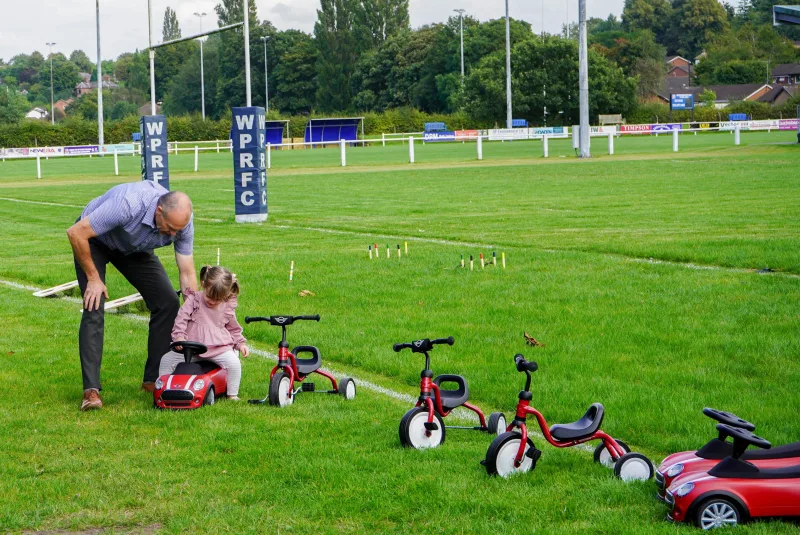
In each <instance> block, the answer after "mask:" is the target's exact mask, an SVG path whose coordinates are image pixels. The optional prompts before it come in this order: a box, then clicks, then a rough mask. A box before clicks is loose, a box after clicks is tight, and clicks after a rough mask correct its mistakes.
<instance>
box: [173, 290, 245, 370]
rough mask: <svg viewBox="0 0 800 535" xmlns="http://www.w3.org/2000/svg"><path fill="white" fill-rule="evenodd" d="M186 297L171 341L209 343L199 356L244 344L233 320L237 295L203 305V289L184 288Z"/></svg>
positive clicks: (217, 352)
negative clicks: (216, 302)
mask: <svg viewBox="0 0 800 535" xmlns="http://www.w3.org/2000/svg"><path fill="white" fill-rule="evenodd" d="M184 297H185V299H186V300H185V301H184V303H183V306H182V307H181V309H180V310H179V311H178V317H177V318H175V326H174V327H172V341H173V342H176V341H179V340H191V341H193V342H200V343H201V344H204V345H206V346H207V347H208V351H207V352H206V353H203V354H202V355H199V356H200V358H209V357H216V356H218V355H221V354H222V353H225V352H226V351H229V350H231V349H236V350H238V349H239V346H241V345H243V344H246V343H247V340H245V338H244V336H242V326H241V325H239V322H238V321H236V306H237V305H238V300H237V298H236V296H233V297H231V298H230V299H228V300H227V301H225V302H224V303H220V304H218V305H217V306H216V307H215V308H210V307H209V306H208V305H206V302H205V300H204V299H203V294H202V292H195V291H194V290H191V289H188V288H187V289H186V290H185V291H184Z"/></svg>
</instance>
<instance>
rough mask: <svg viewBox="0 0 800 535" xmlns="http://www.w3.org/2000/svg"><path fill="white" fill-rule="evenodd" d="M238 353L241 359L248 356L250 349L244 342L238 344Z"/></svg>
mask: <svg viewBox="0 0 800 535" xmlns="http://www.w3.org/2000/svg"><path fill="white" fill-rule="evenodd" d="M239 353H241V355H242V358H243V359H246V358H247V357H249V356H250V350H249V349H247V346H246V345H244V344H242V345H240V346H239Z"/></svg>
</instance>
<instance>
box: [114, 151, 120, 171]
mask: <svg viewBox="0 0 800 535" xmlns="http://www.w3.org/2000/svg"><path fill="white" fill-rule="evenodd" d="M114 174H115V175H116V176H119V160H118V159H117V150H116V149H114Z"/></svg>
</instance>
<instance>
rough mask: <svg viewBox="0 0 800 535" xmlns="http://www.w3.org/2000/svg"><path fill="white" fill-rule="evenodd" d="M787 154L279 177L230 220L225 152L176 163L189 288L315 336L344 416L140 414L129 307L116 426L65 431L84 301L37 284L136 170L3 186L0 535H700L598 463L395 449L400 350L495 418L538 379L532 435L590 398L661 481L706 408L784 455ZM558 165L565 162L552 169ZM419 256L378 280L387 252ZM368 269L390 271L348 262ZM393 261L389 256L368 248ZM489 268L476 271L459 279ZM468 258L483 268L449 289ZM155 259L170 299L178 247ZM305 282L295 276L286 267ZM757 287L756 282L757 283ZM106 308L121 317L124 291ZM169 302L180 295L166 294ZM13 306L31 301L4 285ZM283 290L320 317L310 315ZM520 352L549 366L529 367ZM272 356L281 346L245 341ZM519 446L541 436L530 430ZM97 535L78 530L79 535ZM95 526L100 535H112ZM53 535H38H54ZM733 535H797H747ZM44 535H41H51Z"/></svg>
mask: <svg viewBox="0 0 800 535" xmlns="http://www.w3.org/2000/svg"><path fill="white" fill-rule="evenodd" d="M795 139H796V138H795V133H794V132H784V133H775V132H773V133H771V134H767V133H743V134H742V142H743V143H742V146H740V147H734V145H733V136H731V135H728V134H707V135H698V136H685V135H684V136H681V139H680V141H681V151H680V152H679V153H672V152H671V147H672V140H671V136H660V137H658V138H655V137H638V138H637V137H634V138H622V139H618V140H617V146H616V147H615V148H616V155H615V156H613V157H609V156H607V155H606V146H607V145H606V139H605V138H595V139H593V153H594V155H595V156H596V158H594V159H592V160H591V161H578V160H577V159H576V158H575V157H574V152H573V151H572V149H571V143H570V141H569V140H564V141H551V143H550V156H551V157H550V159H548V160H543V159H542V158H541V149H542V147H541V143H539V142H530V143H527V142H525V143H523V142H514V143H491V144H489V143H486V144H484V157H485V160H484V161H483V162H478V161H475V145H474V144H465V145H460V144H458V145H456V144H453V145H425V146H422V144H421V143H420V144H418V146H417V147H416V149H417V150H416V157H417V162H418V163H417V164H415V165H413V166H412V165H408V164H407V150H408V149H407V147H404V146H402V145H395V146H391V147H386V148H383V147H369V148H358V149H356V148H352V149H349V150H348V158H347V160H348V162H347V163H348V167H347V168H344V169H343V168H339V167H337V166H338V165H339V151H338V150H335V149H326V150H314V151H308V150H306V151H287V152H275V153H273V155H272V165H273V169H272V170H271V172H270V174H269V179H268V180H269V182H268V188H269V207H270V211H269V219H268V221H267V222H266V223H265V224H260V225H237V224H235V223H234V222H233V192H232V190H233V184H232V172H231V161H232V158H231V155H230V154H225V153H222V154H219V155H217V154H216V153H212V154H202V153H201V156H200V172H198V173H194V172H193V165H194V155H193V154H188V153H187V154H181V155H179V156H177V157H175V156H172V155H171V156H170V168H171V173H172V177H171V187H172V189H180V190H182V191H186V192H187V193H188V194H189V195H190V196H191V197H192V199H193V201H194V206H195V220H196V242H195V262H196V264H197V266H198V268H199V266H201V265H203V264H206V263H209V264H210V263H215V262H216V254H217V248H219V249H220V251H221V259H222V264H223V265H225V266H227V267H229V268H231V269H232V270H233V271H234V272H235V273H237V276H238V278H239V280H240V282H241V284H242V294H241V296H240V299H239V303H240V304H239V309H238V315H239V318H240V321H241V320H242V319H243V317H244V316H245V315H270V314H317V313H318V314H320V315H321V316H322V321H320V322H319V323H318V324H317V323H312V324H299V325H296V326H292V327H291V328H290V330H289V343H290V344H291V345H292V346H294V345H301V344H307V345H316V346H318V347H319V348H320V350H321V352H322V357H323V363H324V366H325V367H328V368H331V369H333V370H335V371H336V372H339V373H342V374H345V373H346V374H347V375H350V376H353V377H355V378H356V382H357V384H358V385H359V392H358V396H357V397H356V399H355V400H353V401H344V400H343V399H341V398H340V397H339V396H322V395H319V396H311V395H302V394H301V395H300V396H299V397H298V399H297V400H296V401H295V403H294V405H292V406H290V407H288V408H284V409H276V408H273V407H270V406H251V405H248V404H246V403H241V402H240V403H234V402H228V401H224V400H223V401H221V402H219V403H218V404H217V405H215V406H213V407H207V408H204V409H201V410H198V411H193V412H180V413H173V412H159V411H155V410H154V409H153V408H152V396H151V395H149V394H146V393H144V392H140V391H139V385H140V382H141V372H142V367H143V364H144V359H145V347H146V336H147V322H146V321H143V320H142V318H143V316H144V312H143V311H142V310H137V309H133V310H129V311H128V312H127V313H123V314H108V315H107V316H106V338H105V351H104V354H105V358H104V360H103V372H102V376H103V386H104V391H103V396H104V403H105V406H104V408H103V409H102V410H100V411H96V412H93V413H80V412H78V405H79V400H80V395H81V389H80V384H81V383H80V365H79V361H78V355H77V328H78V323H79V320H80V315H79V312H78V309H79V308H80V304H79V303H78V302H76V301H75V300H74V299H73V300H70V299H50V300H42V299H37V298H34V297H32V296H31V291H32V290H30V288H32V287H36V288H44V287H49V286H55V285H56V284H60V283H63V282H66V281H69V280H73V279H74V269H73V267H72V259H71V258H72V257H71V251H70V248H69V243H68V241H67V239H66V234H65V230H66V228H67V227H68V226H69V225H70V224H71V222H73V221H74V220H75V218H76V217H77V216H78V215H79V213H80V211H81V209H82V207H83V206H84V205H85V204H86V203H87V202H88V201H89V200H90V199H92V198H93V197H95V196H97V195H100V194H102V193H103V192H104V191H105V190H107V189H108V188H109V187H111V186H112V185H114V184H118V183H120V182H124V181H134V180H138V179H139V176H138V173H139V160H138V158H134V157H130V156H127V157H120V159H119V163H120V176H119V177H115V176H114V175H113V158H109V157H106V158H92V159H85V158H81V159H69V160H67V159H62V160H57V159H51V160H42V162H41V163H42V170H43V178H42V179H41V180H37V179H36V174H35V173H36V163H35V161H6V162H4V163H0V222H2V224H3V229H4V232H3V238H2V250H3V254H2V256H0V280H2V284H0V297H2V299H3V300H4V301H5V306H3V307H2V308H0V319H1V320H2V324H3V329H2V331H0V359H2V360H1V361H0V362H2V366H1V367H0V380H2V382H3V384H4V385H5V389H6V393H7V395H5V396H3V398H2V400H0V440H2V442H1V443H2V444H3V447H2V456H3V461H2V462H0V528H2V530H3V531H10V532H24V531H31V532H35V531H46V530H66V531H67V532H70V533H71V532H78V533H89V532H91V533H101V532H106V531H107V532H108V533H186V532H189V531H195V532H205V533H211V532H216V533H312V532H313V533H351V532H352V533H355V532H358V533H694V528H690V527H683V526H673V525H671V524H669V523H668V522H666V521H665V520H664V516H665V514H666V509H665V507H664V505H662V504H661V503H660V502H658V500H657V499H656V497H655V484H654V482H653V481H652V480H651V481H649V482H646V483H623V482H621V481H620V480H618V479H616V478H614V476H613V473H612V472H611V471H610V470H608V469H606V468H604V467H602V466H600V465H597V464H595V463H594V462H592V455H591V452H590V451H586V450H583V449H579V448H571V449H565V450H558V449H556V448H553V447H551V446H550V445H549V444H546V443H544V441H543V440H541V439H540V438H537V437H534V442H535V443H536V445H537V447H539V448H540V449H541V450H542V451H543V455H542V458H541V459H540V460H539V463H538V465H537V467H536V469H535V470H534V471H533V472H532V473H529V474H523V475H520V476H518V477H514V478H511V479H509V480H502V479H498V478H490V477H488V476H487V475H486V471H485V469H484V468H483V467H482V466H480V464H479V462H480V461H481V460H482V459H483V458H484V455H485V453H486V449H487V447H488V445H489V443H490V442H491V437H489V436H487V435H484V434H481V433H468V432H458V431H450V432H448V433H447V439H446V441H445V443H444V444H443V445H442V446H441V447H440V448H438V449H435V450H430V451H414V450H406V449H402V448H401V447H400V443H399V439H398V431H397V427H398V424H399V421H400V418H401V417H402V415H403V414H404V413H405V412H406V410H408V409H409V408H410V407H411V405H412V403H410V402H409V401H407V400H402V399H397V397H392V396H391V395H388V394H393V393H397V394H401V396H400V397H402V396H406V397H412V398H413V397H416V395H417V393H418V384H419V373H420V370H421V369H422V365H423V362H422V360H423V359H422V358H421V357H420V356H418V355H412V354H410V353H408V352H404V353H394V352H393V351H392V344H393V343H395V342H407V341H410V340H413V339H416V338H423V337H431V338H433V337H445V336H450V335H452V336H454V337H455V345H454V346H453V347H445V346H439V347H437V348H436V349H435V350H434V351H433V352H432V353H431V357H432V369H433V371H434V373H436V374H440V373H457V374H461V375H464V376H465V377H466V378H467V380H468V381H469V385H470V393H471V400H472V401H473V402H474V403H475V404H477V405H478V406H480V407H481V408H482V409H483V410H484V412H486V413H488V412H491V411H495V410H502V411H504V412H505V414H506V416H507V417H508V418H509V419H510V418H511V416H512V414H513V408H514V406H515V404H516V395H517V393H518V391H519V390H520V388H521V387H522V385H523V376H522V375H521V374H519V373H517V372H516V371H515V369H514V367H513V356H514V355H515V354H516V353H523V354H524V355H525V356H526V357H527V358H529V359H532V360H536V361H537V362H538V363H539V371H538V372H536V373H535V374H534V376H533V382H532V391H533V394H534V397H533V405H534V406H536V407H537V408H538V409H540V410H541V411H542V412H543V414H544V415H545V416H546V417H547V419H548V422H549V423H550V424H553V423H557V422H558V423H561V422H571V421H573V420H576V419H578V418H579V417H580V416H582V415H583V412H584V411H585V410H586V408H587V407H588V406H589V405H590V404H591V403H592V402H595V401H598V402H601V403H603V404H604V405H605V408H606V417H605V421H604V424H603V428H604V430H606V431H607V432H609V433H610V434H611V435H613V436H615V437H617V438H620V439H622V440H624V441H625V442H627V443H628V444H630V445H631V447H632V448H633V449H635V450H637V451H640V452H642V453H644V454H646V455H648V456H649V457H650V458H651V459H652V460H653V462H654V464H657V463H658V462H659V461H660V460H661V459H662V458H663V457H665V456H666V455H667V454H669V453H672V452H674V451H679V450H685V449H695V448H697V447H699V446H700V445H702V444H703V443H705V442H706V441H707V440H708V439H709V438H711V436H712V435H713V434H714V430H713V425H712V423H711V421H710V420H708V419H707V418H705V417H704V416H702V414H701V412H700V411H701V409H702V408H703V407H706V406H709V407H716V408H719V409H725V410H729V411H732V412H735V413H737V414H739V415H740V416H742V417H744V418H747V419H749V420H751V421H753V422H754V423H756V424H757V426H758V429H757V431H758V432H759V434H760V435H762V436H764V437H766V438H767V439H769V440H770V441H772V443H773V444H782V443H786V442H790V441H795V440H798V439H799V438H800V425H798V406H800V393H798V392H799V390H798V385H800V362H799V361H798V358H797V357H798V355H799V354H800V312H799V310H800V309H798V302H800V237H799V236H800V204H798V202H797V200H798V199H800V182H798V178H797V177H798V164H800V147H798V146H797V145H796V144H795V145H790V144H789V143H790V142H791V141H794V140H795ZM561 156H564V158H561ZM404 242H408V247H409V254H408V256H405V255H404V256H402V257H401V258H399V259H398V258H397V256H396V246H397V245H398V244H400V245H401V247H402V246H403V244H404ZM374 243H377V244H378V245H379V249H380V251H381V253H382V254H381V258H380V259H377V260H376V259H373V260H370V259H369V258H368V256H367V246H368V245H369V244H374ZM387 245H388V246H389V247H390V249H391V255H390V256H391V258H390V259H387V258H386V254H385V250H386V246H387ZM492 252H496V253H497V255H498V259H499V257H500V254H501V253H503V252H504V253H505V255H506V258H507V262H508V264H507V267H506V269H502V268H501V267H487V268H486V269H483V270H481V268H480V265H479V264H478V262H477V259H478V255H479V254H480V253H483V254H484V255H486V256H488V257H491V254H492ZM470 254H472V255H474V257H475V259H476V267H475V270H474V271H470V270H469V269H468V268H467V269H465V270H464V269H460V268H458V267H457V266H458V265H459V261H460V256H461V255H465V257H467V258H468V256H469V255H470ZM161 257H162V259H163V261H164V264H165V265H166V267H167V269H168V271H169V272H170V274H171V276H172V277H173V280H175V281H177V275H176V269H175V265H174V262H173V260H172V258H171V257H172V251H171V249H169V250H166V249H165V250H162V251H161ZM292 261H294V263H295V270H294V280H293V282H291V283H290V282H289V280H288V275H289V265H290V262H292ZM764 268H769V271H768V272H766V273H759V270H763V269H764ZM107 284H108V287H109V291H110V294H111V298H115V297H121V296H124V295H127V294H129V293H132V291H133V290H132V289H131V288H130V287H129V286H128V285H127V283H125V281H124V280H123V279H122V277H121V276H120V275H119V274H117V273H116V272H115V271H114V270H113V269H110V270H109V278H108V281H107ZM176 284H177V282H176ZM19 286H25V287H28V289H24V288H23V289H21V288H19ZM302 290H310V291H311V292H313V294H314V295H312V296H307V297H301V296H299V295H298V294H299V293H300V292H301V291H302ZM523 331H527V332H529V333H530V334H532V335H533V336H535V337H536V338H537V339H538V340H540V341H541V342H543V343H544V344H545V346H544V347H541V348H532V347H530V346H526V345H525V341H524V338H523ZM245 336H246V337H247V338H248V339H249V341H250V342H251V345H252V346H253V347H255V348H256V349H258V350H261V351H262V352H269V353H274V352H275V351H276V348H277V342H278V340H279V337H280V331H279V329H276V328H274V327H269V326H267V325H265V324H252V325H249V326H246V327H245ZM273 364H274V362H273V361H272V360H270V359H269V358H268V357H264V356H263V355H253V356H251V357H250V358H249V359H247V360H245V361H244V363H243V380H242V391H241V392H242V394H241V396H242V397H243V398H255V397H264V395H266V392H267V383H268V378H269V370H270V369H271V367H272V366H273ZM531 423H532V422H531ZM91 530H94V531H91ZM104 530H105V531H104ZM51 532H52V531H51ZM736 532H737V533H742V534H750V533H770V534H772V533H800V528H798V526H797V524H792V523H789V522H768V523H767V522H763V523H755V524H750V525H747V526H741V527H738V528H736ZM59 533H60V532H59Z"/></svg>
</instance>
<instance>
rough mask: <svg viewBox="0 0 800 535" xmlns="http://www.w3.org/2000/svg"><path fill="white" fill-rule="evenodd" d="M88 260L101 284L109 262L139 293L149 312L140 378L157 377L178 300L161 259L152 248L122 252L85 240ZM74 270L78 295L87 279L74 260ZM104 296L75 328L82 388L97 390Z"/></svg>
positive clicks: (101, 351)
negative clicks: (148, 324)
mask: <svg viewBox="0 0 800 535" xmlns="http://www.w3.org/2000/svg"><path fill="white" fill-rule="evenodd" d="M89 247H90V249H91V254H92V260H93V261H94V265H95V266H96V267H97V272H98V273H99V274H100V278H101V279H102V281H103V283H104V284H105V281H106V265H107V264H109V263H111V264H112V265H113V266H114V267H115V268H117V270H118V271H119V272H120V273H122V275H123V276H124V277H125V278H126V279H127V280H128V282H130V283H131V285H132V286H133V287H134V288H136V290H137V291H138V292H139V293H140V294H142V298H143V299H144V302H145V305H147V309H148V310H149V311H150V334H149V336H148V339H147V362H145V365H144V378H143V380H144V381H155V380H156V379H158V366H159V364H160V363H161V357H162V356H163V355H164V354H165V353H166V352H167V351H169V344H170V343H171V342H172V326H173V324H174V323H175V317H176V316H177V315H178V309H179V308H180V301H179V300H178V296H177V294H176V293H175V289H174V288H173V286H172V282H171V281H170V280H169V277H168V276H167V272H166V270H165V269H164V266H163V265H162V264H161V261H160V260H159V259H158V257H157V256H156V255H155V254H154V253H153V252H152V251H145V252H141V253H133V254H129V255H124V254H122V253H120V252H118V251H114V250H111V249H109V248H108V247H106V246H105V245H103V244H102V243H100V242H99V241H98V240H96V239H95V238H92V239H90V240H89ZM75 273H76V274H77V276H78V284H79V285H80V288H81V295H83V294H84V293H85V292H86V284H87V283H88V279H87V278H86V274H85V273H84V272H83V268H82V267H81V266H80V264H79V263H78V261H77V259H75ZM104 305H105V297H104V296H102V297H101V302H100V308H99V309H98V310H93V311H91V312H90V311H89V310H86V309H84V310H83V317H81V327H80V331H79V336H78V338H79V347H80V355H81V371H82V373H83V388H84V390H85V389H87V388H96V389H98V390H99V389H100V364H101V362H102V360H103V336H104V327H105V311H104Z"/></svg>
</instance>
